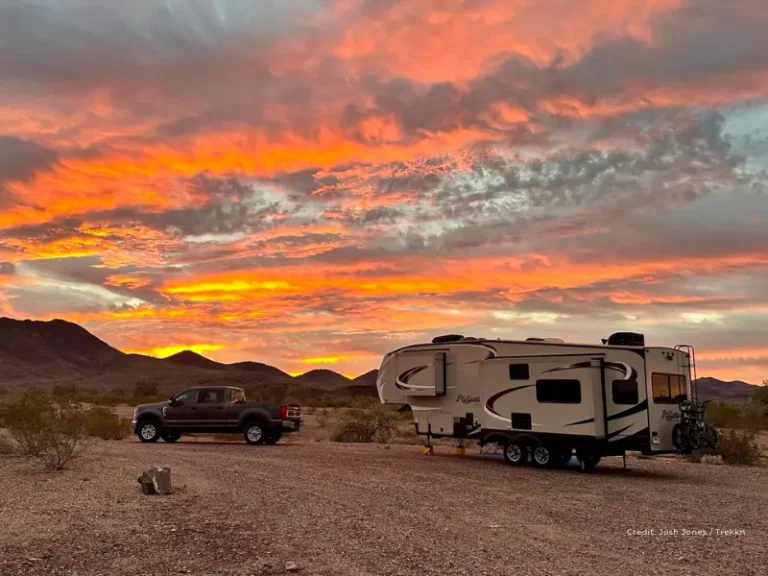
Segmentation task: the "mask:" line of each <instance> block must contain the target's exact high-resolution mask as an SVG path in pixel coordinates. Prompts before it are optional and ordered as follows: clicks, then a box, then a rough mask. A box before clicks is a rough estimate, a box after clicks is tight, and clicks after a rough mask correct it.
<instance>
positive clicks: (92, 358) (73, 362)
mask: <svg viewBox="0 0 768 576" xmlns="http://www.w3.org/2000/svg"><path fill="white" fill-rule="evenodd" d="M142 380H143V381H147V382H152V383H157V384H158V386H159V387H160V389H161V390H164V391H168V392H174V391H176V390H179V389H183V388H185V387H188V386H195V385H232V386H253V385H258V384H285V385H296V386H302V387H307V388H313V389H315V390H320V391H327V392H337V391H346V392H352V393H356V392H361V391H362V390H361V388H366V389H369V390H372V389H373V386H375V383H376V371H375V370H373V371H371V372H368V373H366V374H363V375H361V376H359V377H357V378H354V379H350V378H347V377H346V376H344V375H342V374H338V373H336V372H334V371H332V370H311V371H309V372H307V373H305V374H302V375H300V376H296V377H293V376H291V375H290V374H287V373H285V372H283V371H282V370H280V369H278V368H275V367H274V366H270V365H268V364H262V363H260V362H237V363H234V364H223V363H221V362H215V361H214V360H211V359H209V358H206V357H204V356H201V355H200V354H197V353H195V352H192V351H189V350H185V351H183V352H179V353H177V354H174V355H173V356H169V357H167V358H162V359H160V358H154V357H150V356H144V355H141V354H126V353H125V352H121V351H120V350H118V349H116V348H113V347H112V346H110V345H109V344H107V343H106V342H104V341H102V340H100V339H99V338H97V337H96V336H94V335H93V334H91V333H90V332H88V331H87V330H86V329H85V328H83V327H82V326H79V325H78V324H74V323H72V322H67V321H65V320H50V321H37V320H14V319H11V318H0V386H4V387H6V388H9V389H10V388H22V387H32V386H35V387H40V388H52V387H53V386H55V385H57V384H59V385H67V384H74V385H77V386H80V387H83V388H92V389H101V390H126V391H129V390H132V389H133V388H134V386H135V385H136V383H137V382H139V381H142Z"/></svg>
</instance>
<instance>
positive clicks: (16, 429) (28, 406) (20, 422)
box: [0, 390, 55, 456]
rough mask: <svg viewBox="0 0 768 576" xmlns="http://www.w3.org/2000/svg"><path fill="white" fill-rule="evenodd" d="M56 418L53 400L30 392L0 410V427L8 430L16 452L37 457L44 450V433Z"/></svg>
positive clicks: (35, 392)
mask: <svg viewBox="0 0 768 576" xmlns="http://www.w3.org/2000/svg"><path fill="white" fill-rule="evenodd" d="M54 417H55V407H54V404H53V402H51V399H50V398H49V397H48V396H47V395H46V394H45V393H43V392H41V391H38V390H29V391H27V392H25V393H24V394H23V395H22V396H21V398H19V399H18V400H17V401H16V402H12V403H9V404H6V405H4V406H3V407H2V408H1V409H0V427H2V428H7V429H8V434H9V436H10V438H11V441H12V444H13V445H14V449H15V451H16V452H18V453H19V454H22V455H24V456H37V455H38V454H39V453H40V452H41V451H42V450H43V448H44V445H43V441H44V434H43V433H42V431H43V430H45V429H46V428H47V427H48V424H49V422H50V421H51V420H53V419H54Z"/></svg>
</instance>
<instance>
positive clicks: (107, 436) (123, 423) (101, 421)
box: [84, 406, 131, 440]
mask: <svg viewBox="0 0 768 576" xmlns="http://www.w3.org/2000/svg"><path fill="white" fill-rule="evenodd" d="M84 417H85V423H86V432H87V434H88V436H95V437H96V438H101V439H102V440H122V439H123V438H126V437H127V436H129V435H130V433H131V421H130V419H128V418H120V417H119V416H118V415H117V413H116V412H115V411H114V410H113V409H110V408H107V407H105V406H91V407H90V408H89V409H88V410H87V411H86V412H85V414H84Z"/></svg>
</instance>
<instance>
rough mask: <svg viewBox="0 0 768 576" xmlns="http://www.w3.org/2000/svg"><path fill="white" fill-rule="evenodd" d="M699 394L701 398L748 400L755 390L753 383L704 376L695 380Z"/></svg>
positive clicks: (731, 400) (730, 400) (728, 400)
mask: <svg viewBox="0 0 768 576" xmlns="http://www.w3.org/2000/svg"><path fill="white" fill-rule="evenodd" d="M696 384H697V389H698V392H699V396H700V397H701V398H702V399H703V400H707V399H712V400H723V401H726V402H743V401H745V400H749V398H750V397H751V396H752V394H753V393H754V391H755V386H754V385H753V384H748V383H747V382H743V381H741V380H731V381H728V382H726V381H723V380H718V379H717V378H712V377H708V376H705V377H704V378H699V379H698V380H697V382H696Z"/></svg>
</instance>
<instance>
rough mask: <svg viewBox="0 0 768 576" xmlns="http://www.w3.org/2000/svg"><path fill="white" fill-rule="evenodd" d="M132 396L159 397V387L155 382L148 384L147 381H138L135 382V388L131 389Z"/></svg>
mask: <svg viewBox="0 0 768 576" xmlns="http://www.w3.org/2000/svg"><path fill="white" fill-rule="evenodd" d="M133 395H134V396H159V395H160V386H159V385H158V384H157V382H149V381H147V380H139V381H138V382H136V386H135V387H134V388H133Z"/></svg>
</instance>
